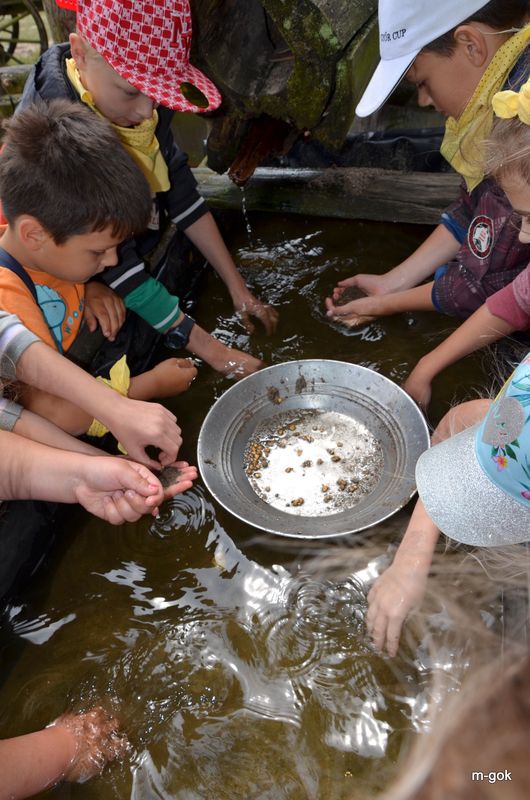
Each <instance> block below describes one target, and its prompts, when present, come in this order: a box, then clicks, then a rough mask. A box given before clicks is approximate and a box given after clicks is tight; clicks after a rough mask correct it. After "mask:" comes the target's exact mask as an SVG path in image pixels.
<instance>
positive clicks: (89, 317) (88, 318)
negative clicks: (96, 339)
mask: <svg viewBox="0 0 530 800" xmlns="http://www.w3.org/2000/svg"><path fill="white" fill-rule="evenodd" d="M83 316H84V320H85V322H86V324H87V328H88V330H89V331H90V333H94V331H95V330H96V328H97V326H98V321H97V318H96V316H95V314H94V313H93V312H92V311H91V310H90V308H89V307H88V306H85V308H84V310H83Z"/></svg>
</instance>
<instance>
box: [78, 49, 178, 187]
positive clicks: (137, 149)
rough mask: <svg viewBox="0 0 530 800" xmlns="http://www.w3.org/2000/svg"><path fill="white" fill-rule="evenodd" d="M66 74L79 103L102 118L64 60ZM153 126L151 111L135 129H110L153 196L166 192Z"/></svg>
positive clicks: (163, 165) (155, 115)
mask: <svg viewBox="0 0 530 800" xmlns="http://www.w3.org/2000/svg"><path fill="white" fill-rule="evenodd" d="M66 73H67V75H68V80H69V81H70V83H71V84H72V86H73V87H74V89H75V91H76V92H77V94H78V95H79V98H80V100H81V101H82V102H83V103H85V104H86V105H87V106H89V107H90V108H91V109H92V111H95V112H96V114H99V116H100V117H102V116H103V114H102V113H101V112H100V111H99V110H98V108H97V107H96V105H95V104H94V100H93V98H92V95H91V94H90V92H89V91H88V90H87V89H85V87H84V86H83V84H82V83H81V76H80V75H79V70H78V69H77V67H76V65H75V61H74V59H73V58H67V59H66ZM157 123H158V113H157V111H156V109H155V110H154V111H153V116H152V117H151V119H146V120H144V121H143V122H141V123H140V124H139V125H135V126H134V128H122V127H120V126H119V125H114V124H113V125H112V127H113V128H114V130H115V131H116V133H117V134H118V136H119V137H120V141H121V143H122V144H123V146H124V148H125V149H126V150H127V152H128V153H129V155H130V156H131V158H132V159H133V161H134V162H135V163H136V164H137V165H138V166H139V167H140V169H141V170H142V172H143V174H144V175H145V177H146V178H147V180H148V182H149V186H150V188H151V191H152V192H155V193H156V192H167V191H168V189H169V174H168V170H167V164H166V162H165V161H164V157H163V156H162V153H161V152H160V145H159V144H158V139H157V138H156V136H155V130H156V126H157Z"/></svg>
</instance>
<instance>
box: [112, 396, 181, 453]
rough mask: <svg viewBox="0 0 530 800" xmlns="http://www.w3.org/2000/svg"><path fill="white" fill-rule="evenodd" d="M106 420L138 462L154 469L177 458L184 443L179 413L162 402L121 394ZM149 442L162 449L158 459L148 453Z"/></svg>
mask: <svg viewBox="0 0 530 800" xmlns="http://www.w3.org/2000/svg"><path fill="white" fill-rule="evenodd" d="M102 421H103V422H104V423H105V425H106V427H107V428H108V429H109V430H110V431H111V432H112V434H113V435H114V437H115V438H116V439H117V441H118V442H120V443H121V444H122V445H123V448H124V449H125V451H126V452H127V455H128V456H129V457H130V458H131V459H133V460H134V461H139V462H140V463H142V464H146V465H147V466H149V467H151V468H152V469H160V465H161V464H162V465H163V466H165V465H166V464H173V462H174V461H176V459H177V456H178V452H179V449H180V447H181V445H182V431H181V429H180V427H179V426H178V425H177V418H176V417H175V415H174V414H173V413H172V412H171V411H170V410H169V409H167V408H164V406H162V405H160V404H159V403H151V402H147V401H144V400H132V399H130V398H128V397H122V396H121V395H117V397H116V402H115V403H114V404H113V407H112V409H110V411H109V414H108V416H107V417H106V418H105V419H104V420H102ZM149 445H152V446H153V447H156V448H158V449H159V450H160V453H159V455H158V462H157V461H155V460H154V459H152V458H149V456H148V455H147V453H146V451H145V448H146V447H148V446H149Z"/></svg>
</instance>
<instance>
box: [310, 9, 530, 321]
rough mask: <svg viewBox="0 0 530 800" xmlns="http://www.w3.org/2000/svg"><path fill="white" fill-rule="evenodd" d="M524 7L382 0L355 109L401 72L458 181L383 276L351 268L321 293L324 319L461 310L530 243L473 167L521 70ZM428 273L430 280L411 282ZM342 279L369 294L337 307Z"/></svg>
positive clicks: (491, 287)
mask: <svg viewBox="0 0 530 800" xmlns="http://www.w3.org/2000/svg"><path fill="white" fill-rule="evenodd" d="M526 12H527V3H526V2H523V0H491V2H490V3H487V4H484V3H483V2H480V0H478V2H477V0H464V1H463V2H462V0H450V2H446V3H444V4H443V5H436V4H434V3H432V2H430V0H415V2H414V3H407V4H405V5H403V4H402V5H400V4H396V3H393V2H392V0H380V3H379V20H380V30H381V56H382V61H381V62H380V64H379V66H378V68H377V70H376V72H375V74H374V76H373V78H372V80H371V82H370V84H369V85H368V88H367V90H366V92H365V94H364V95H363V98H362V99H361V102H360V103H359V106H358V108H357V113H358V114H360V115H361V116H365V115H367V114H369V113H371V112H372V111H375V110H376V108H378V107H379V106H380V105H381V104H382V103H383V102H384V100H385V99H386V97H388V95H389V94H390V92H391V91H392V89H393V88H394V86H395V85H396V84H397V83H398V81H399V80H400V78H401V77H402V76H403V75H404V74H405V73H406V77H407V79H408V80H409V81H411V82H412V83H414V84H415V85H416V87H417V88H418V102H419V104H420V105H434V106H435V107H436V108H437V109H438V110H439V111H440V112H441V113H443V114H444V115H445V116H446V117H447V118H448V119H447V122H446V131H445V137H444V141H443V143H442V148H441V149H442V153H443V155H444V156H445V157H446V158H447V160H448V161H449V162H450V163H451V164H452V166H453V167H454V168H455V169H456V170H457V171H458V172H459V173H460V174H461V175H462V176H463V178H464V180H465V186H464V185H463V188H462V193H461V196H460V199H459V200H457V201H456V202H455V203H454V204H453V205H452V206H451V207H450V208H449V209H448V210H447V211H446V212H445V213H444V214H443V215H442V222H441V224H440V225H439V226H438V227H437V228H436V229H435V230H434V232H433V233H432V234H431V235H430V236H429V238H428V239H427V240H426V241H425V242H424V243H423V244H422V245H421V246H420V247H419V248H418V250H416V251H415V253H413V254H412V255H411V256H410V257H409V258H407V259H406V260H405V261H404V262H402V263H401V264H399V265H398V266H397V267H395V268H394V269H393V270H391V271H390V272H389V273H387V274H386V275H384V276H382V277H380V276H373V275H356V276H354V277H353V278H349V279H348V280H346V281H342V282H341V283H339V285H338V286H337V287H335V289H334V291H333V297H332V298H328V299H327V300H326V306H327V310H328V315H329V316H330V317H333V318H334V319H335V320H337V321H340V322H343V323H345V324H347V325H358V324H361V323H362V322H365V321H366V320H368V319H370V318H372V317H374V316H380V315H384V314H393V313H396V312H399V311H407V310H437V311H441V312H443V313H446V314H451V315H454V316H458V317H461V318H466V317H469V316H470V315H472V314H473V313H474V312H475V311H477V309H479V308H481V307H482V306H483V303H484V302H485V300H486V299H487V298H488V297H489V296H490V295H494V294H495V293H496V292H497V291H498V290H500V289H502V288H503V287H504V286H506V285H508V284H509V283H511V281H512V280H514V278H515V277H516V276H517V275H518V274H519V273H520V272H521V271H522V270H523V269H524V267H525V266H526V264H527V263H528V260H529V257H530V248H529V247H528V246H527V245H526V244H521V243H519V242H517V232H516V231H515V230H514V229H513V225H512V221H513V220H511V219H510V217H511V209H510V208H509V204H508V201H507V199H506V197H505V195H504V193H503V192H502V190H501V189H500V188H498V187H496V186H494V185H493V184H492V182H491V181H490V180H483V173H482V168H481V164H482V157H481V156H482V153H481V143H482V141H483V139H485V138H486V137H487V136H488V135H489V133H490V129H491V124H492V118H493V111H492V108H491V98H492V96H493V94H495V93H496V92H497V91H498V90H499V89H502V88H503V87H507V88H514V87H515V88H516V87H518V86H519V85H520V84H521V83H522V82H523V81H524V80H525V79H526V77H527V66H528V59H529V55H530V50H529V48H528V43H529V41H530V26H529V27H526V28H523V29H522V30H519V31H518V32H515V31H517V30H518V28H519V26H521V25H522V24H523V22H524V19H525V14H526ZM455 26H456V27H455ZM437 37H439V38H437ZM443 265H445V266H443ZM438 268H441V269H440V270H439V271H437V270H438ZM435 271H436V272H435ZM433 273H435V277H434V281H432V282H431V283H427V284H422V285H418V284H420V283H421V281H423V280H424V279H426V278H428V277H429V276H431V275H433ZM348 286H356V287H358V288H359V289H361V290H362V291H363V292H365V293H366V294H368V295H370V296H369V297H366V298H361V299H358V300H353V301H351V302H349V303H345V304H344V305H338V304H337V303H338V301H340V298H341V297H342V295H343V293H344V291H345V289H346V288H347V287H348ZM411 287H415V288H411Z"/></svg>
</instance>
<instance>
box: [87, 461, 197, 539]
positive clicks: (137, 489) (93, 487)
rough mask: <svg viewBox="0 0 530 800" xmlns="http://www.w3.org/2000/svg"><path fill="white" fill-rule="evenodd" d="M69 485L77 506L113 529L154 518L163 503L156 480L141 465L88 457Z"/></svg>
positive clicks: (161, 493) (162, 491)
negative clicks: (128, 523)
mask: <svg viewBox="0 0 530 800" xmlns="http://www.w3.org/2000/svg"><path fill="white" fill-rule="evenodd" d="M72 481H73V484H74V485H73V493H74V496H75V498H76V500H77V502H78V503H80V504H81V505H82V506H83V508H86V510H87V511H90V513H91V514H94V515H95V516H96V517H100V518H101V519H104V520H106V521H107V522H110V523H111V524H112V525H120V524H122V523H123V522H135V521H136V520H137V519H139V518H140V517H141V516H142V515H143V514H151V515H153V516H156V515H157V514H158V506H159V504H160V503H161V502H162V501H163V500H164V490H163V488H162V484H161V483H160V481H159V480H158V478H156V477H155V476H154V475H153V474H152V473H151V472H149V470H148V469H147V467H145V466H143V465H142V464H136V463H135V462H134V461H127V460H125V459H122V458H114V457H112V456H101V457H99V456H90V457H89V458H86V459H84V460H83V467H82V469H81V468H80V474H78V475H73V476H72ZM186 482H187V481H186Z"/></svg>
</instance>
